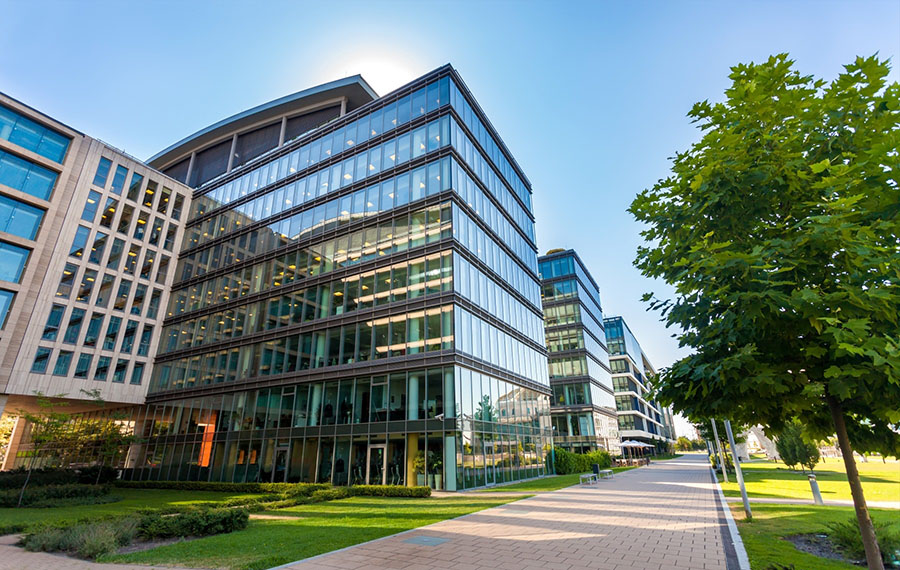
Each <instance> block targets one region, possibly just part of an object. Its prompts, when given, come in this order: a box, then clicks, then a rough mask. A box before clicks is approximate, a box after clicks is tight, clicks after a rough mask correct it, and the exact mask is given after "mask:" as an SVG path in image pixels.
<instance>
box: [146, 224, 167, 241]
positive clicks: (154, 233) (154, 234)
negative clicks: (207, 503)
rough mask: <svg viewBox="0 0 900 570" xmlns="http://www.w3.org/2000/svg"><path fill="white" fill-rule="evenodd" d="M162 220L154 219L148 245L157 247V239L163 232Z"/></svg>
mask: <svg viewBox="0 0 900 570" xmlns="http://www.w3.org/2000/svg"><path fill="white" fill-rule="evenodd" d="M163 224H164V222H163V219H162V218H154V220H153V226H151V227H150V240H149V243H150V245H159V238H160V236H162V231H163Z"/></svg>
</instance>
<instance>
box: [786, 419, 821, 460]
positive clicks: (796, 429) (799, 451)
mask: <svg viewBox="0 0 900 570" xmlns="http://www.w3.org/2000/svg"><path fill="white" fill-rule="evenodd" d="M775 449H776V450H777V451H778V455H780V456H781V460H782V461H784V464H785V465H787V466H788V467H790V468H791V469H793V468H794V466H795V465H800V467H803V468H805V467H809V470H810V471H812V470H813V469H814V468H815V466H816V464H817V463H818V462H819V459H820V457H819V447H818V446H817V445H816V444H814V443H812V442H810V441H808V440H807V437H806V434H805V432H804V429H803V426H802V425H801V424H800V423H798V422H791V423H789V424H787V425H785V426H784V429H783V430H781V433H780V434H778V437H777V438H776V439H775ZM804 470H805V469H804Z"/></svg>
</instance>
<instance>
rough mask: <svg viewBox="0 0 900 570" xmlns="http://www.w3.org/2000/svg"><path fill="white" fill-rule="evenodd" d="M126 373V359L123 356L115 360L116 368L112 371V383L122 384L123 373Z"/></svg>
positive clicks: (123, 381) (123, 379)
mask: <svg viewBox="0 0 900 570" xmlns="http://www.w3.org/2000/svg"><path fill="white" fill-rule="evenodd" d="M127 373H128V361H127V360H125V359H124V358H119V359H117V360H116V368H115V370H114V371H113V377H112V381H113V383H114V384H124V383H125V374H127Z"/></svg>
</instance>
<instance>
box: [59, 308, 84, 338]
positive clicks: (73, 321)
mask: <svg viewBox="0 0 900 570" xmlns="http://www.w3.org/2000/svg"><path fill="white" fill-rule="evenodd" d="M84 312H85V311H84V309H77V308H76V309H72V314H71V316H69V326H68V327H66V335H65V336H64V337H63V342H64V343H66V344H75V343H77V342H78V335H79V334H80V333H81V324H82V323H83V322H84Z"/></svg>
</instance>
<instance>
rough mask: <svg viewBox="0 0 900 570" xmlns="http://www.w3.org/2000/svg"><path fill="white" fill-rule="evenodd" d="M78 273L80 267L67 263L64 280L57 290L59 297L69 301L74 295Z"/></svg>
mask: <svg viewBox="0 0 900 570" xmlns="http://www.w3.org/2000/svg"><path fill="white" fill-rule="evenodd" d="M76 273H78V266H77V265H75V264H74V263H67V264H66V266H65V267H64V268H63V274H62V278H61V279H60V280H59V287H57V288H56V296H57V297H60V298H62V299H68V298H69V297H70V296H71V295H72V287H73V286H74V285H75V274H76Z"/></svg>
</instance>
